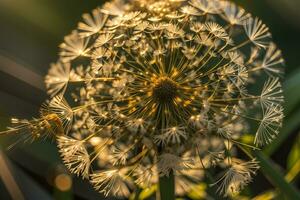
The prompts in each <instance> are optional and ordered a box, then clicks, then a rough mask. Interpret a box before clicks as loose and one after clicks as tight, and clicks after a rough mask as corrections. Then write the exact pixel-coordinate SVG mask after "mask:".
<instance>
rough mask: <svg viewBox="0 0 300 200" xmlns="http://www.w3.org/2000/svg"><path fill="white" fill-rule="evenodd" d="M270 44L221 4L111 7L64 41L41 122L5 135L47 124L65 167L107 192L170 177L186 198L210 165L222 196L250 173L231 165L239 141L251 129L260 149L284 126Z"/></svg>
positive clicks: (240, 13)
mask: <svg viewBox="0 0 300 200" xmlns="http://www.w3.org/2000/svg"><path fill="white" fill-rule="evenodd" d="M271 40H272V38H271V34H270V33H269V30H268V28H267V26H266V25H265V24H263V22H262V21H261V20H259V19H257V18H253V17H252V16H251V15H250V14H248V13H247V12H246V11H245V10H243V9H242V8H240V7H239V6H237V5H235V4H233V3H231V2H229V1H221V0H159V1H157V0H147V1H146V0H113V1H110V2H107V3H105V4H104V5H103V6H102V7H99V8H96V9H95V10H93V11H92V13H91V14H84V15H83V19H82V22H80V23H79V24H78V28H77V29H76V30H75V31H73V32H72V33H71V34H70V35H68V36H66V37H65V38H64V42H63V43H62V44H61V45H60V53H59V55H60V57H59V60H58V62H57V64H53V65H52V66H51V68H50V70H49V73H48V75H47V76H46V79H45V82H46V86H47V90H48V93H49V95H50V96H51V100H50V101H49V102H48V103H47V104H46V106H45V108H44V109H43V110H42V117H41V119H37V120H32V121H18V123H17V124H18V126H16V127H13V129H11V131H12V132H18V131H22V130H26V131H27V133H31V136H32V135H34V134H36V135H38V134H41V133H43V132H42V131H41V130H40V129H41V128H43V129H44V130H45V131H44V132H49V131H48V130H49V129H50V130H52V132H54V134H52V135H55V136H56V137H57V143H58V147H59V149H60V153H61V155H62V159H63V161H64V163H65V164H66V166H67V167H68V168H69V169H70V171H71V172H73V173H75V174H77V175H80V176H83V177H86V178H88V179H89V180H90V182H91V183H92V184H93V185H94V187H95V189H96V190H98V191H99V192H102V193H104V194H105V195H116V196H128V195H129V194H130V192H131V191H132V190H133V189H134V183H136V184H138V185H139V186H141V187H149V186H151V185H154V184H156V183H157V181H158V179H159V176H168V175H170V174H174V175H175V178H176V180H178V182H179V183H180V184H179V186H178V190H177V191H178V193H180V194H182V193H184V192H188V190H189V189H191V188H192V187H193V186H194V185H195V184H197V183H199V182H200V181H201V180H202V179H203V173H204V171H205V170H204V169H205V168H208V167H216V166H218V167H221V168H224V167H225V168H226V172H225V175H224V176H223V177H222V178H220V179H219V180H220V181H218V182H217V184H219V183H220V187H219V191H220V193H222V194H223V195H224V194H227V195H228V194H229V192H232V193H235V192H238V191H240V190H241V189H242V188H244V187H245V185H246V184H247V183H249V182H250V181H251V179H252V175H253V174H254V172H255V170H256V169H257V162H256V161H253V160H252V161H243V162H242V161H236V158H235V157H236V156H237V155H236V154H235V152H236V151H235V149H236V148H237V146H243V145H245V144H243V143H241V142H240V139H241V136H242V135H243V134H245V133H246V132H250V131H252V130H253V129H255V128H257V131H254V133H253V138H254V139H253V145H254V146H252V148H256V147H255V146H259V147H262V146H264V145H266V144H269V143H270V142H271V141H272V140H273V139H274V138H275V137H276V136H277V134H279V130H280V127H281V125H282V119H283V108H282V103H283V100H284V98H283V96H282V86H281V84H280V82H281V79H280V78H279V75H280V74H281V73H282V66H283V63H284V61H283V58H282V55H281V52H280V50H279V49H278V48H277V47H276V45H275V44H273V43H272V42H271ZM250 88H256V89H257V91H258V92H257V93H256V92H254V91H253V90H251V89H250ZM250 110H251V111H255V112H250ZM253 113H255V114H253ZM257 113H258V114H257ZM255 124H256V126H255ZM58 132H59V133H60V134H57V133H58ZM55 133H56V134H55ZM61 134H63V136H61ZM27 135H28V134H27ZM38 137H39V136H38ZM235 144H240V145H235ZM247 145H249V144H247ZM227 151H232V152H230V155H227V154H226V153H225V152H227ZM227 160H232V162H231V163H227ZM199 171H200V172H201V173H200V172H199ZM196 172H199V173H196Z"/></svg>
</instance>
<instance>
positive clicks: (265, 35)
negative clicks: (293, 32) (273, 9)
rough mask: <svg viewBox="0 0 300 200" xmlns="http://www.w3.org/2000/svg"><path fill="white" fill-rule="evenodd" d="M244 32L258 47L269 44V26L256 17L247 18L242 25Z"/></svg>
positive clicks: (264, 46)
mask: <svg viewBox="0 0 300 200" xmlns="http://www.w3.org/2000/svg"><path fill="white" fill-rule="evenodd" d="M244 28H245V32H246V34H247V36H248V37H249V39H250V41H251V42H253V43H254V44H255V45H257V46H258V47H262V48H266V47H267V45H268V44H269V42H270V41H269V40H270V38H271V34H270V33H269V28H268V27H267V26H266V25H265V24H263V23H262V21H260V20H259V19H258V18H255V19H253V18H249V19H248V20H247V21H246V22H245V25H244Z"/></svg>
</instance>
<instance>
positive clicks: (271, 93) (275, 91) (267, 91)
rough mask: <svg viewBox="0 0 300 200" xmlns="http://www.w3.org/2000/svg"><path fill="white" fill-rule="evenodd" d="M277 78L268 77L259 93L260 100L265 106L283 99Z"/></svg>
mask: <svg viewBox="0 0 300 200" xmlns="http://www.w3.org/2000/svg"><path fill="white" fill-rule="evenodd" d="M282 92H283V91H282V87H281V83H280V82H279V78H270V79H269V80H268V81H267V82H265V84H264V87H263V90H262V92H261V95H260V101H261V103H262V105H263V106H264V107H265V108H268V107H272V106H274V105H280V104H281V103H282V102H283V101H284V97H283V95H282Z"/></svg>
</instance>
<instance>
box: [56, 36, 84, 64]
mask: <svg viewBox="0 0 300 200" xmlns="http://www.w3.org/2000/svg"><path fill="white" fill-rule="evenodd" d="M59 47H60V48H61V52H60V56H61V60H62V62H64V63H65V62H69V61H72V60H74V59H76V58H78V57H80V56H86V53H87V52H88V51H89V48H88V39H84V38H80V37H79V35H78V33H77V32H73V33H72V34H71V35H69V36H66V37H65V41H64V43H62V44H61V45H60V46H59Z"/></svg>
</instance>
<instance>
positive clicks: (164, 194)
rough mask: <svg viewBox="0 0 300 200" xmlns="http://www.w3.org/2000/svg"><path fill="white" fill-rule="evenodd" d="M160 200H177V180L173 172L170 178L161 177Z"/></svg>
mask: <svg viewBox="0 0 300 200" xmlns="http://www.w3.org/2000/svg"><path fill="white" fill-rule="evenodd" d="M158 192H159V193H160V195H159V196H160V200H175V180H174V173H173V171H172V172H171V173H170V174H169V176H163V177H159V191H158Z"/></svg>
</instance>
